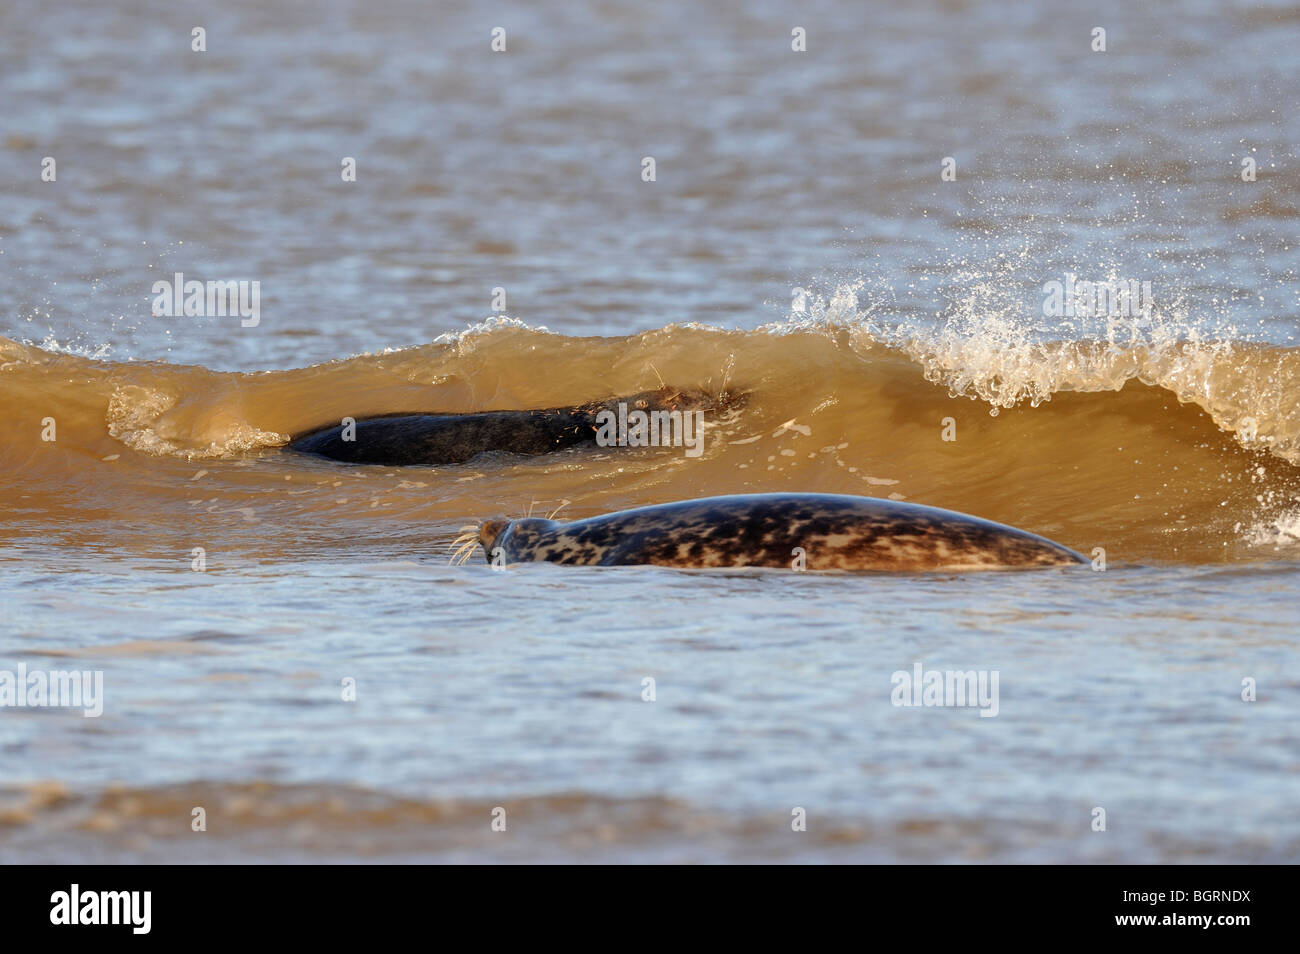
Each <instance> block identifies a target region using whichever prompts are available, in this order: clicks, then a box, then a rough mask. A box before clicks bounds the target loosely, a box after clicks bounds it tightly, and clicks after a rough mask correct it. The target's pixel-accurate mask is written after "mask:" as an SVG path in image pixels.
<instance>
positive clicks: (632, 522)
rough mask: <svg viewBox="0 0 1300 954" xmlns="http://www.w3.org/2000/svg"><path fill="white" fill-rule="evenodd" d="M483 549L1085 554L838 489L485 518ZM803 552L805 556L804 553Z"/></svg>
mask: <svg viewBox="0 0 1300 954" xmlns="http://www.w3.org/2000/svg"><path fill="white" fill-rule="evenodd" d="M479 542H480V543H481V544H482V545H483V549H484V551H485V553H486V555H487V557H488V559H489V561H490V560H492V559H493V554H494V551H497V556H498V558H499V559H504V561H505V562H506V563H521V562H529V561H545V562H549V563H563V564H567V565H570V566H625V565H631V564H652V565H655V566H674V567H781V568H785V569H790V568H792V567H794V566H798V565H799V562H798V561H800V560H802V567H803V568H805V569H809V570H905V571H907V570H910V571H917V570H976V569H995V568H1004V567H1041V566H1061V565H1068V564H1079V563H1086V562H1088V561H1087V560H1086V559H1085V558H1084V557H1083V556H1081V555H1080V554H1078V553H1075V552H1074V551H1073V550H1070V549H1068V548H1066V547H1063V546H1061V545H1060V544H1058V543H1053V542H1052V541H1051V540H1048V539H1046V538H1044V537H1040V536H1037V535H1036V534H1032V533H1028V532H1026V531H1024V530H1017V529H1016V528H1015V527H1008V526H1005V525H1004V524H1000V523H993V522H991V521H988V520H981V519H980V518H979V517H971V516H967V515H966V514H961V513H956V512H954V511H951V510H940V509H938V508H937V507H925V506H922V505H920V504H913V503H899V502H896V501H893V500H879V499H877V498H874V497H854V496H847V495H842V494H799V493H776V494H741V495H737V496H731V497H710V498H707V499H703V500H683V501H680V502H678V503H668V504H660V505H657V506H652V507H640V508H638V509H636V510H622V511H618V512H616V513H608V514H604V515H602V516H599V517H590V518H588V519H586V520H575V521H572V522H569V523H564V522H557V521H553V520H541V519H536V518H527V519H522V520H509V521H507V520H489V521H486V522H485V523H484V524H483V525H482V527H481V528H480V532H479ZM801 554H802V556H801Z"/></svg>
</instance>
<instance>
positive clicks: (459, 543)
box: [448, 523, 481, 566]
mask: <svg viewBox="0 0 1300 954" xmlns="http://www.w3.org/2000/svg"><path fill="white" fill-rule="evenodd" d="M480 526H481V524H478V523H475V524H470V525H468V526H464V527H461V528H460V529H461V534H460V536H458V537H456V539H454V540H452V541H451V543H450V544H449V545H448V546H449V548H450V549H451V550H452V551H453V552H452V554H451V557H450V559H449V560H448V563H449V564H450V565H451V566H461V565H463V564H465V563H467V562H469V558H470V556H471V555H472V554H473V552H474V548H475V547H477V546H478V533H479V527H480Z"/></svg>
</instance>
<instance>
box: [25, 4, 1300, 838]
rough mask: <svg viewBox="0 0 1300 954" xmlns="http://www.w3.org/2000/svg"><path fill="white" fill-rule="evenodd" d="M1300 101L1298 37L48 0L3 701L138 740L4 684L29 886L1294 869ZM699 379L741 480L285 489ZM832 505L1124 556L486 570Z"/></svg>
mask: <svg viewBox="0 0 1300 954" xmlns="http://www.w3.org/2000/svg"><path fill="white" fill-rule="evenodd" d="M196 27H201V28H202V29H203V30H204V31H205V32H204V33H203V45H204V46H205V47H206V49H204V50H203V51H196V50H194V49H193V48H192V44H194V43H195V42H196V41H195V40H194V37H193V33H192V31H193V30H194V29H195V28H196ZM498 27H499V28H502V29H503V30H504V31H505V32H504V38H505V46H506V48H505V50H504V51H502V52H494V51H493V49H492V45H493V42H494V40H493V37H494V33H493V31H494V29H496V28H498ZM1098 27H1100V28H1103V29H1104V30H1105V31H1106V32H1105V47H1106V48H1105V50H1104V51H1096V50H1094V49H1093V47H1094V45H1096V42H1097V41H1096V39H1095V38H1094V29H1095V28H1098ZM797 28H802V31H803V33H802V37H803V38H804V42H805V44H806V49H805V50H803V51H801V52H796V51H795V50H793V49H792V43H795V44H797V43H798V37H795V36H792V31H796V29H797ZM1298 106H1300V10H1298V9H1297V8H1296V7H1295V6H1294V4H1290V3H1282V2H1276V3H1275V2H1189V3H1155V4H1131V3H1120V2H1103V3H1099V4H1094V5H1090V8H1089V9H1087V10H1083V9H1080V8H1078V7H1076V6H1071V5H1060V4H1050V5H1049V4H1021V3H1014V2H1011V0H990V2H983V3H974V2H972V3H962V2H956V0H948V2H932V0H919V2H915V3H909V4H905V5H897V4H887V3H861V4H851V3H844V2H841V3H829V2H812V3H800V4H792V3H791V4H787V3H778V2H771V0H758V2H747V3H743V4H742V3H719V4H709V5H701V4H692V3H684V2H680V0H667V2H663V3H656V4H652V5H629V4H621V3H614V2H606V0H577V2H571V3H545V4H523V3H501V4H491V5H486V4H472V3H438V4H430V3H416V2H398V0H368V2H365V3H360V2H357V3H350V2H319V0H315V2H313V0H296V2H285V3H276V4H262V3H254V2H252V0H232V2H229V3H223V4H220V5H215V4H212V5H209V4H199V3H190V2H183V3H172V2H162V0H158V2H145V0H122V2H118V3H113V4H97V3H90V2H86V0H73V2H68V3H61V4H58V5H57V6H56V7H54V8H51V7H49V5H48V4H41V3H37V2H35V0H8V2H6V3H5V4H4V5H3V6H2V7H0V408H2V413H0V505H2V509H0V600H2V601H3V606H2V608H0V700H3V698H4V697H3V694H2V690H3V674H4V672H5V671H13V672H17V671H18V670H19V669H20V667H23V669H24V670H25V671H33V670H38V671H45V672H48V671H92V672H100V673H102V680H103V683H102V684H103V692H102V698H101V702H102V707H103V711H102V714H101V715H98V716H97V717H86V716H84V715H83V714H82V711H80V710H78V709H76V708H69V707H62V708H60V707H50V706H43V707H42V706H31V705H26V706H20V705H4V704H3V702H0V862H73V861H90V862H135V861H167V862H183V863H208V862H239V861H267V862H280V861H308V862H322V861H328V862H352V861H367V862H385V861H388V862H392V861H397V862H415V861H466V862H483V861H521V862H543V863H546V862H571V861H580V862H611V861H614V862H631V861H655V862H661V861H662V862H678V861H681V862H716V861H741V862H773V861H776V862H826V861H830V862H840V861H845V862H848V861H868V862H899V861H904V862H906V861H917V862H1028V863H1044V862H1077V863H1091V862H1119V863H1148V862H1161V863H1166V862H1167V863H1180V862H1282V863H1288V862H1295V861H1296V860H1298V859H1300V739H1298V738H1297V725H1300V341H1297V334H1298V333H1300V282H1298V281H1297V272H1296V269H1297V261H1298V257H1297V248H1298V246H1300V170H1298V168H1297V160H1298V158H1300V157H1298V156H1297V149H1298V148H1300V146H1298V144H1300V109H1298V108H1297V107H1298ZM47 157H48V158H50V159H53V160H54V166H52V167H51V166H50V165H49V163H47V162H46V160H47ZM647 158H649V159H653V171H654V176H653V179H652V180H650V181H647V175H648V174H647V173H646V170H647V168H648V165H647V163H646V162H645V160H646V159H647ZM347 159H351V160H354V162H355V170H356V175H355V181H345V177H344V175H343V172H344V171H346V160H347ZM947 160H952V161H951V163H949V162H947ZM1243 160H1251V162H1248V163H1245V164H1243ZM47 169H50V170H51V171H52V172H53V174H52V175H49V174H43V173H45V171H46V170H47ZM945 169H948V170H949V171H950V172H951V175H948V176H946V177H945V175H944V170H945ZM178 273H180V274H182V275H183V276H184V280H185V281H190V280H197V281H200V282H207V281H222V282H225V281H232V282H240V281H245V282H253V281H256V282H258V287H259V295H260V298H259V299H258V301H259V306H258V307H259V311H258V313H257V314H256V316H244V315H230V314H227V315H213V314H202V315H188V316H186V315H183V314H181V315H177V316H173V314H172V313H171V312H170V311H167V310H166V309H163V311H164V312H165V313H164V314H155V311H156V310H157V308H156V306H157V299H158V292H157V291H156V290H155V283H157V282H174V281H175V276H176V275H177V274H178ZM1078 282H1084V283H1087V282H1101V283H1124V287H1125V288H1133V289H1142V293H1141V295H1139V296H1136V298H1137V301H1138V303H1140V304H1141V306H1142V307H1140V308H1131V307H1120V308H1116V307H1114V305H1115V302H1114V301H1112V302H1111V307H1108V308H1106V309H1102V310H1100V313H1099V309H1095V308H1094V309H1091V311H1090V310H1089V309H1087V308H1073V307H1071V308H1068V309H1067V308H1060V309H1056V310H1053V309H1052V308H1051V307H1050V291H1049V289H1050V288H1051V287H1052V283H1059V284H1060V286H1061V287H1071V288H1075V287H1077V283H1078ZM1070 301H1071V303H1072V304H1073V303H1074V302H1075V299H1073V298H1071V299H1070ZM1131 303H1132V302H1128V303H1124V302H1121V304H1131ZM241 319H243V320H241ZM661 382H666V383H667V384H669V385H672V386H675V387H683V388H699V389H703V390H705V391H708V392H710V393H721V392H722V391H731V392H733V393H737V394H741V395H743V397H744V400H743V402H741V403H740V404H739V405H738V406H737V407H736V408H734V409H732V410H731V411H729V412H727V413H725V414H717V415H710V416H708V417H706V422H705V424H706V431H705V434H706V441H705V449H704V452H703V454H702V455H701V456H699V457H698V458H695V457H689V456H687V455H685V454H684V453H683V451H682V448H672V447H649V448H575V449H572V450H568V451H564V452H561V453H557V454H555V455H551V456H547V457H544V458H525V457H517V456H510V455H504V454H498V455H488V456H484V457H479V458H476V459H474V460H472V461H469V462H467V463H465V464H460V465H455V466H445V467H388V466H350V465H344V464H339V463H335V462H331V461H326V460H321V459H316V458H312V457H307V456H303V455H298V454H295V453H293V452H291V451H288V450H285V449H284V447H283V445H285V444H286V443H287V442H288V440H289V439H290V437H291V436H292V435H294V434H298V433H302V432H304V431H308V430H311V429H314V428H316V427H319V426H322V425H327V424H337V423H338V422H339V421H340V420H341V419H342V418H344V417H347V416H351V417H355V418H360V417H363V416H366V415H372V414H379V413H385V412H395V411H415V410H423V411H442V412H469V411H480V410H490V409H511V408H544V407H557V406H564V405H570V404H582V403H586V402H589V401H596V400H606V399H609V398H612V397H616V396H619V395H624V394H632V393H635V392H638V391H643V390H647V389H651V388H655V387H658V386H659V384H660V383H661ZM777 490H781V491H798V490H804V491H819V492H832V493H855V494H865V495H871V496H879V497H887V498H892V499H896V500H907V501H912V502H917V503H924V504H931V505H935V506H940V507H946V508H950V509H954V510H959V511H963V512H967V513H973V514H976V515H978V516H981V517H985V518H988V519H992V520H996V521H999V522H1003V523H1007V524H1011V525H1013V526H1017V527H1022V528H1024V529H1027V530H1031V531H1034V532H1036V533H1040V534H1043V535H1045V536H1048V537H1050V538H1052V539H1054V540H1057V541H1059V542H1061V543H1063V544H1066V545H1068V546H1070V547H1073V548H1074V549H1076V550H1078V551H1080V552H1082V553H1084V554H1085V555H1087V556H1088V557H1089V558H1090V559H1091V560H1092V564H1091V565H1089V566H1081V567H1078V568H1070V569H1051V570H1044V571H1027V572H993V573H983V574H953V573H930V574H887V573H863V574H816V573H796V572H785V571H780V570H768V571H741V570H737V571H680V570H670V569H664V568H652V567H627V568H565V567H558V566H551V565H521V566H511V567H508V568H506V569H505V570H494V569H493V568H491V567H490V566H489V565H488V564H487V562H486V560H485V558H484V555H483V553H482V552H481V550H480V551H478V552H476V553H474V554H472V555H471V558H470V559H469V560H468V561H467V562H465V563H463V564H454V563H453V561H452V555H453V553H454V552H455V547H454V541H455V540H456V539H457V538H458V537H459V536H460V535H461V534H462V533H464V532H467V528H473V527H474V526H475V525H476V524H477V523H478V522H479V521H481V520H484V519H486V518H489V517H495V516H498V515H502V514H504V515H507V516H522V515H524V514H529V513H532V514H550V513H552V512H556V511H558V514H557V519H563V518H580V517H585V516H590V515H594V514H598V513H603V512H607V511H609V510H615V509H621V508H625V507H633V506H641V505H645V504H652V503H658V502H666V501H672V500H679V499H684V498H690V497H700V496H711V495H718V494H726V493H745V492H750V493H753V492H763V491H777ZM917 666H920V667H921V668H922V670H923V671H925V672H931V671H937V672H941V673H944V672H949V671H953V672H974V673H980V674H984V675H986V676H987V675H990V674H996V677H997V685H998V695H997V699H996V706H995V707H993V708H989V707H984V709H983V710H982V711H981V709H980V707H977V706H971V705H965V706H961V705H940V706H930V705H921V706H910V705H897V704H896V703H897V702H898V701H899V697H898V693H897V692H896V691H895V688H896V684H897V682H898V678H899V677H898V675H896V674H911V673H913V672H914V671H915V667H917ZM994 709H995V710H996V714H995V715H994V714H992V713H993V711H994ZM196 809H202V812H200V813H197V815H199V816H201V817H202V819H203V821H204V827H205V828H206V830H202V831H196V830H194V828H195V826H196V825H197V824H198V823H197V822H196V820H195V819H196V811H195V810H196ZM1103 824H1104V830H1101V826H1102V825H1103ZM502 829H503V830H502Z"/></svg>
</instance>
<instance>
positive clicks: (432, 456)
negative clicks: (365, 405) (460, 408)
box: [288, 387, 740, 466]
mask: <svg viewBox="0 0 1300 954" xmlns="http://www.w3.org/2000/svg"><path fill="white" fill-rule="evenodd" d="M739 400H740V396H739V395H737V394H729V393H725V392H724V393H723V394H721V395H711V394H708V393H706V392H704V391H700V390H691V389H684V388H672V387H662V388H659V389H657V390H654V391H642V392H641V393H639V394H633V395H631V396H630V397H619V398H611V399H610V400H608V401H600V402H595V403H591V404H582V405H577V406H573V407H553V408H539V409H534V410H522V411H478V412H475V413H470V414H436V413H414V412H402V413H394V414H381V415H376V416H374V417H367V418H361V419H359V420H357V421H355V422H353V423H351V424H350V425H344V424H342V423H340V424H331V425H328V426H326V427H321V428H317V429H316V430H313V431H308V432H306V433H303V434H299V435H297V436H295V437H294V438H292V439H291V440H290V442H289V445H288V447H289V449H290V450H294V451H298V452H300V453H303V454H314V455H316V456H318V457H328V458H329V459H331V460H337V461H343V462H345V463H349V464H423V465H426V466H429V465H439V464H460V463H464V462H465V461H467V460H470V459H471V458H474V457H477V456H478V455H479V454H485V453H488V452H491V451H499V452H502V453H508V454H524V455H530V456H536V455H541V454H549V453H553V452H555V451H559V450H563V449H564V448H567V447H576V446H579V445H584V444H586V445H591V446H595V445H596V438H597V435H598V433H599V431H600V429H601V423H602V420H608V419H609V418H608V417H604V418H602V417H601V412H608V414H609V415H613V416H617V415H618V413H619V410H620V407H619V406H620V405H623V406H624V411H626V409H627V408H631V409H635V410H640V411H647V412H664V413H668V414H673V413H677V412H683V411H687V410H690V411H707V410H723V409H725V408H729V407H731V406H734V405H736V404H737V403H738V402H739Z"/></svg>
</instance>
